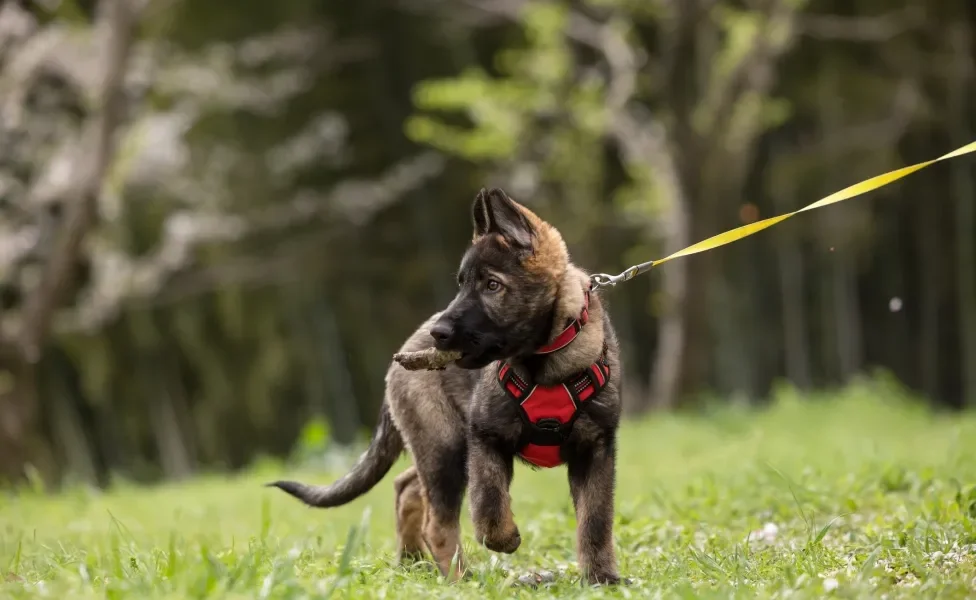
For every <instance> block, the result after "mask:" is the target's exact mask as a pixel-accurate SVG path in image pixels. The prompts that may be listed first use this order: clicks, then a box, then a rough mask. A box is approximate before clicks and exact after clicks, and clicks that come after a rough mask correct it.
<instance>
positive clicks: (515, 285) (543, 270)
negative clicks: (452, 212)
mask: <svg viewBox="0 0 976 600" xmlns="http://www.w3.org/2000/svg"><path fill="white" fill-rule="evenodd" d="M471 211H472V218H473V221H474V239H473V240H472V243H471V247H470V248H468V250H467V252H465V254H464V257H463V258H462V259H461V267H460V269H459V270H458V275H457V282H458V293H457V296H455V297H454V300H453V301H452V302H451V304H450V305H449V306H448V307H447V309H445V311H444V313H443V314H442V315H441V317H440V318H439V319H438V320H437V321H436V322H435V323H434V325H433V326H432V327H431V330H430V335H431V336H432V337H433V338H434V344H435V346H436V347H437V348H439V349H441V350H457V351H460V352H461V353H462V356H461V358H460V359H459V360H458V361H457V362H456V364H457V365H458V366H460V367H463V368H468V369H479V368H481V367H484V366H486V365H488V364H490V363H491V362H492V361H495V360H500V359H506V358H513V357H517V356H522V355H527V354H531V353H532V352H533V351H535V349H537V348H538V347H540V346H542V345H543V344H545V343H546V341H547V338H548V336H549V334H550V333H551V331H552V327H553V311H554V304H555V300H556V295H557V293H558V290H559V286H560V284H561V282H562V280H563V278H564V277H565V275H566V271H567V269H568V268H569V253H568V252H567V251H566V244H565V243H564V242H563V239H562V236H561V235H559V232H558V231H556V229H555V228H554V227H553V226H551V225H549V224H548V223H546V222H545V221H543V220H542V219H540V218H539V217H537V216H536V215H535V214H534V213H533V212H532V211H530V210H528V209H527V208H525V207H523V206H521V205H519V204H518V203H516V202H515V201H514V200H512V199H511V198H509V197H508V195H507V194H506V193H505V192H504V191H502V190H500V189H497V188H495V189H491V190H484V189H483V190H481V192H479V193H478V196H477V198H475V201H474V204H473V205H472V208H471Z"/></svg>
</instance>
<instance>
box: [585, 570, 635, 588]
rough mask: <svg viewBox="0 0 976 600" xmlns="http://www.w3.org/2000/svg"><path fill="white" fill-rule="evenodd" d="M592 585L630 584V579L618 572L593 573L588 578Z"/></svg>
mask: <svg viewBox="0 0 976 600" xmlns="http://www.w3.org/2000/svg"><path fill="white" fill-rule="evenodd" d="M586 579H587V581H588V582H589V584H590V585H607V586H610V585H620V584H624V585H628V584H629V583H630V580H629V579H621V577H620V575H617V574H616V573H591V574H590V575H589V576H588V577H587V578H586Z"/></svg>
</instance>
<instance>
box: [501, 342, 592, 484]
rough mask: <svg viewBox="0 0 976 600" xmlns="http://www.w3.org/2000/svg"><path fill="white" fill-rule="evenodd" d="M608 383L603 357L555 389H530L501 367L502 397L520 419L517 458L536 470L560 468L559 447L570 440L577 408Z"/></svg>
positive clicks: (509, 367)
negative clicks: (515, 407)
mask: <svg viewBox="0 0 976 600" xmlns="http://www.w3.org/2000/svg"><path fill="white" fill-rule="evenodd" d="M609 380H610V364H609V363H608V361H607V357H606V353H604V354H603V355H602V356H601V358H600V360H598V361H597V362H595V363H593V364H592V365H590V366H589V367H587V368H586V369H585V370H584V371H583V372H582V373H579V374H578V375H576V376H574V377H572V378H571V379H569V380H568V381H566V382H564V383H560V384H557V385H548V386H547V385H530V384H529V383H527V382H526V381H525V380H524V379H523V378H522V377H519V375H518V374H517V373H516V372H515V369H513V368H512V367H511V365H508V364H503V365H502V366H501V368H500V369H499V370H498V381H499V383H500V384H501V386H502V389H503V390H504V391H505V394H506V395H507V396H508V397H509V398H511V399H512V400H514V401H515V402H517V403H518V405H519V414H520V416H521V417H522V438H521V440H520V441H519V446H520V449H519V455H520V456H521V457H522V458H524V459H525V460H527V461H529V462H530V463H532V464H534V465H536V466H539V467H555V466H558V465H561V464H562V462H563V461H562V459H561V458H560V457H559V447H560V446H561V445H562V444H563V442H565V441H566V440H567V439H568V438H569V434H570V433H571V432H572V429H573V423H574V422H575V421H576V417H577V416H578V414H579V407H580V404H581V403H583V402H586V401H587V400H589V399H591V398H593V397H594V396H596V395H597V394H599V393H600V391H602V390H603V388H604V387H606V385H607V382H608V381H609Z"/></svg>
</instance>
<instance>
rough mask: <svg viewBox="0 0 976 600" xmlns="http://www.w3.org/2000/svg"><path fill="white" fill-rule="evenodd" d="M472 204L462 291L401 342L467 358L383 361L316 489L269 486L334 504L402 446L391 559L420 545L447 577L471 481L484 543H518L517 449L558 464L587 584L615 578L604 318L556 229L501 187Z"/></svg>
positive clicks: (612, 432) (612, 343)
mask: <svg viewBox="0 0 976 600" xmlns="http://www.w3.org/2000/svg"><path fill="white" fill-rule="evenodd" d="M472 216H473V221H474V238H473V241H472V244H471V246H470V247H469V248H468V250H467V252H465V254H464V257H463V258H462V260H461V266H460V269H459V271H458V276H457V283H458V293H457V296H456V297H455V298H454V300H453V301H452V302H451V303H450V305H449V306H448V307H447V308H446V309H445V310H444V311H442V312H440V313H437V314H435V315H433V316H432V317H430V318H429V319H428V320H427V321H426V322H425V323H424V324H423V325H421V326H420V328H419V329H418V330H417V331H416V332H414V334H413V335H411V336H410V338H409V339H407V341H406V342H405V343H404V345H403V346H402V348H401V351H402V352H413V351H419V350H424V349H427V348H430V347H431V346H435V347H436V348H438V349H440V350H454V351H460V352H461V357H460V358H459V359H457V360H456V361H455V362H454V363H453V364H451V365H449V366H447V367H446V368H445V369H442V370H433V371H407V370H405V369H404V368H402V367H400V366H399V365H396V364H392V365H391V366H390V369H389V370H388V372H387V375H386V394H385V397H384V401H383V404H382V407H381V409H380V416H379V424H378V425H377V427H376V431H375V433H374V435H373V439H372V441H371V443H370V446H369V448H368V449H367V450H366V452H365V453H364V454H363V455H362V456H361V457H360V459H359V461H358V462H357V464H356V465H355V466H354V467H353V469H352V470H351V471H350V472H349V473H348V474H346V475H345V476H344V477H342V478H340V479H339V480H337V481H336V482H334V483H332V484H331V485H328V486H321V487H319V486H309V485H305V484H302V483H297V482H293V481H278V482H275V483H272V484H270V485H272V486H275V487H278V488H280V489H282V490H284V491H285V492H288V493H289V494H291V495H293V496H295V497H297V498H299V499H300V500H302V501H303V502H305V503H306V504H308V505H310V506H315V507H331V506H339V505H342V504H345V503H347V502H350V501H352V500H354V499H355V498H357V497H359V496H361V495H362V494H364V493H366V492H367V491H369V490H370V489H371V488H372V487H373V486H375V485H376V484H377V483H378V482H379V481H380V480H381V479H382V478H383V477H384V476H385V475H386V473H387V472H388V471H389V470H390V468H391V467H392V465H393V464H394V462H395V461H396V460H397V458H398V457H399V455H400V453H401V452H402V451H403V450H404V448H406V449H408V450H409V451H410V453H411V454H412V455H413V460H414V465H413V466H412V467H410V468H408V469H407V470H406V471H404V472H403V473H402V474H401V475H399V476H398V477H397V478H396V479H395V481H394V489H395V492H396V518H397V554H398V557H399V558H400V560H402V561H406V560H408V559H416V558H419V557H422V556H423V554H424V548H425V547H426V548H427V549H428V550H429V551H430V553H431V554H432V555H433V558H434V562H435V563H436V564H437V566H438V568H439V569H440V571H441V572H442V573H443V574H444V575H445V576H446V577H447V578H448V579H450V580H454V579H456V578H458V577H460V576H461V575H462V574H463V573H464V571H465V567H464V559H463V556H462V554H461V539H460V518H461V502H462V498H463V496H464V492H465V489H466V488H467V489H470V495H471V513H472V517H473V521H474V526H475V533H476V537H477V539H478V541H479V542H481V543H482V544H484V545H485V546H486V547H487V548H489V549H490V550H493V551H496V552H505V553H512V552H515V550H517V549H518V547H519V545H520V544H521V537H520V535H519V529H518V527H517V526H516V524H515V521H514V518H513V515H512V510H511V502H510V495H509V486H510V484H511V481H512V476H513V462H514V459H515V457H520V458H521V459H522V460H523V461H528V462H532V463H535V464H536V465H541V466H555V465H556V464H562V463H565V464H566V465H567V467H568V475H569V484H570V492H571V494H572V499H573V505H574V507H575V509H576V518H577V557H578V562H579V567H580V570H581V571H582V572H583V573H584V574H585V577H586V578H587V580H588V581H589V582H590V583H594V584H595V583H603V584H612V583H617V582H619V576H618V573H617V561H616V557H615V554H614V547H613V516H614V506H613V504H614V484H615V472H614V469H615V446H616V433H617V427H618V424H619V419H620V394H619V382H620V376H621V375H620V361H619V349H618V344H617V338H616V334H615V332H614V330H613V328H612V326H611V324H610V319H609V316H608V315H607V313H606V312H605V311H604V309H603V305H602V303H601V299H600V296H599V294H598V293H597V292H596V291H595V290H591V289H590V288H591V285H590V279H589V276H588V275H587V274H586V273H584V272H583V271H582V270H580V269H579V268H577V267H576V266H574V265H573V264H572V263H571V262H570V259H569V253H568V252H567V249H566V245H565V243H564V241H563V239H562V236H561V235H560V234H559V232H558V231H557V230H556V229H555V228H554V227H552V226H551V225H549V224H548V223H546V222H545V221H543V220H541V219H540V218H539V217H537V216H536V215H535V214H534V213H532V212H531V211H529V210H528V209H526V208H525V207H523V206H521V205H519V204H517V203H516V202H515V201H513V200H512V199H511V198H509V197H508V195H507V194H506V193H505V192H504V191H503V190H500V189H491V190H481V192H480V193H479V194H478V196H477V198H476V199H475V201H474V205H473V207H472ZM540 349H541V350H540ZM563 390H565V392H563ZM533 403H534V404H533ZM547 404H548V405H551V406H549V409H552V408H553V407H555V409H553V410H549V409H547V407H546V405H547ZM557 405H558V406H557ZM547 410H549V413H552V414H549V413H547V412H546V411H547ZM557 413H558V414H557ZM452 565H453V568H452Z"/></svg>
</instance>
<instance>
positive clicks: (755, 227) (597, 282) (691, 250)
mask: <svg viewBox="0 0 976 600" xmlns="http://www.w3.org/2000/svg"><path fill="white" fill-rule="evenodd" d="M971 152H976V141H974V142H970V143H968V144H966V145H965V146H963V147H961V148H958V149H956V150H953V151H952V152H950V153H948V154H943V155H942V156H940V157H939V158H934V159H932V160H927V161H925V162H920V163H917V164H914V165H910V166H908V167H902V168H900V169H896V170H894V171H889V172H887V173H884V174H882V175H877V176H875V177H872V178H871V179H867V180H865V181H862V182H860V183H855V184H854V185H852V186H850V187H847V188H844V189H842V190H840V191H839V192H834V193H833V194H831V195H829V196H827V197H825V198H821V199H820V200H817V201H816V202H814V203H813V204H809V205H807V206H804V207H803V208H801V209H799V210H795V211H793V212H790V213H786V214H783V215H779V216H778V217H770V218H768V219H763V220H762V221H756V222H755V223H749V224H748V225H743V226H742V227H736V228H735V229H732V230H730V231H726V232H725V233H720V234H718V235H715V236H712V237H710V238H708V239H707V240H702V241H700V242H698V243H697V244H692V245H691V246H688V247H687V248H685V249H684V250H679V251H677V252H675V253H674V254H672V255H670V256H666V257H664V258H661V259H658V260H649V261H647V262H644V263H640V264H639V265H634V266H632V267H630V268H628V269H627V270H625V271H624V272H622V273H620V274H619V275H608V274H606V273H598V274H596V275H593V276H591V279H592V281H593V289H597V288H600V287H604V286H614V285H616V284H618V283H621V282H623V281H629V280H630V279H633V278H634V277H636V276H638V275H640V274H641V273H646V272H647V271H649V270H651V268H653V267H656V266H658V265H659V264H661V263H665V262H667V261H669V260H671V259H673V258H678V257H681V256H689V255H691V254H698V253H699V252H705V251H706V250H711V249H713V248H718V247H719V246H724V245H726V244H731V243H732V242H735V241H737V240H741V239H742V238H744V237H749V236H750V235H752V234H754V233H756V232H759V231H762V230H763V229H766V228H767V227H772V226H773V225H776V224H777V223H781V222H783V221H785V220H786V219H789V218H790V217H792V216H793V215H795V214H797V213H801V212H804V211H808V210H813V209H815V208H820V207H822V206H827V205H828V204H836V203H837V202H841V201H843V200H849V199H851V198H854V197H856V196H860V195H862V194H866V193H867V192H870V191H873V190H876V189H878V188H881V187H884V186H886V185H888V184H889V183H891V182H893V181H897V180H899V179H901V178H902V177H905V176H907V175H911V174H912V173H914V172H915V171H921V170H922V169H924V168H925V167H928V166H929V165H934V164H935V163H937V162H940V161H943V160H948V159H950V158H955V157H957V156H962V155H963V154H969V153H971Z"/></svg>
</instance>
